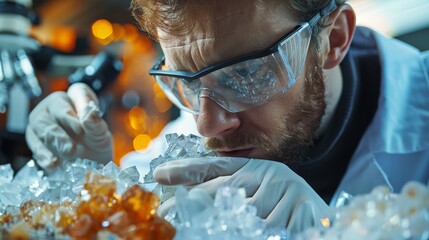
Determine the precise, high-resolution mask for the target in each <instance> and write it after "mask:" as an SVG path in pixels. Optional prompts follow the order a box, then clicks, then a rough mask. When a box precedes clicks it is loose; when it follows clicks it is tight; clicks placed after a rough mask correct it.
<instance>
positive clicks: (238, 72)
mask: <svg viewBox="0 0 429 240" xmlns="http://www.w3.org/2000/svg"><path fill="white" fill-rule="evenodd" d="M235 74H236V75H238V76H240V77H247V76H248V75H249V71H248V70H247V68H241V69H236V70H235Z"/></svg>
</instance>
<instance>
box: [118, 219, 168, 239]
mask: <svg viewBox="0 0 429 240" xmlns="http://www.w3.org/2000/svg"><path fill="white" fill-rule="evenodd" d="M129 230H130V231H129V232H128V234H127V237H126V239H130V240H131V239H151V240H152V239H153V240H156V239H173V237H174V235H175V234H176V229H174V227H173V226H172V225H171V224H170V223H169V222H167V221H165V220H164V219H163V218H160V217H159V216H153V217H152V219H151V220H150V221H146V222H140V223H138V224H137V225H136V226H135V227H134V228H130V229H129Z"/></svg>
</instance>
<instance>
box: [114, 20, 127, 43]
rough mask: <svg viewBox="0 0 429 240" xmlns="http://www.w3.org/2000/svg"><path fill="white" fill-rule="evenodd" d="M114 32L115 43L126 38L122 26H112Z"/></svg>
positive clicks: (115, 24)
mask: <svg viewBox="0 0 429 240" xmlns="http://www.w3.org/2000/svg"><path fill="white" fill-rule="evenodd" d="M112 27H113V28H112V30H113V39H114V40H115V41H118V40H121V39H122V38H123V37H124V36H125V29H124V28H123V27H122V25H121V24H117V23H114V24H113V25H112Z"/></svg>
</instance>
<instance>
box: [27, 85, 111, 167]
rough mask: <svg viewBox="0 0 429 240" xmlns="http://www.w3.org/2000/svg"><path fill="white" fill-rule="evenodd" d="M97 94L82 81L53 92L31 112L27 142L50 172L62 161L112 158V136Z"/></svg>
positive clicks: (106, 160) (34, 156)
mask: <svg viewBox="0 0 429 240" xmlns="http://www.w3.org/2000/svg"><path fill="white" fill-rule="evenodd" d="M100 115H101V113H100V110H99V108H98V99H97V97H96V95H95V93H94V92H93V91H92V90H91V89H90V88H89V87H88V86H87V85H86V84H83V83H75V84H73V85H71V86H70V87H69V89H68V91H67V93H65V92H54V93H52V94H50V95H49V96H47V97H46V98H45V99H44V100H42V101H41V102H40V103H39V104H38V105H37V106H36V107H35V108H34V109H33V110H32V112H31V113H30V116H29V123H28V126H27V129H26V134H25V137H26V141H27V145H28V147H29V148H30V150H31V151H32V152H33V158H34V159H35V160H36V161H37V162H38V164H39V165H40V166H41V167H42V168H43V169H44V170H45V171H47V172H50V171H52V170H53V169H54V168H55V166H56V165H57V164H58V163H59V161H61V160H67V159H75V158H78V157H80V158H87V159H91V160H95V161H99V162H101V163H107V162H109V161H111V160H112V158H113V154H112V136H111V134H110V131H109V129H108V127H107V124H106V122H105V121H104V120H103V119H102V118H101V116H100Z"/></svg>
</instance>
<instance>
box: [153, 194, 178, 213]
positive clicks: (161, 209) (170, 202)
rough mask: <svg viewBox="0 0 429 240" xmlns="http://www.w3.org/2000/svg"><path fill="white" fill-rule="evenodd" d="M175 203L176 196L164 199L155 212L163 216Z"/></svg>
mask: <svg viewBox="0 0 429 240" xmlns="http://www.w3.org/2000/svg"><path fill="white" fill-rule="evenodd" d="M175 205H176V197H172V198H170V199H168V200H167V201H165V202H164V203H163V204H161V205H159V207H158V210H157V213H158V215H159V216H161V217H165V216H166V215H167V214H168V211H169V210H170V209H171V208H172V207H174V206H175Z"/></svg>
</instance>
